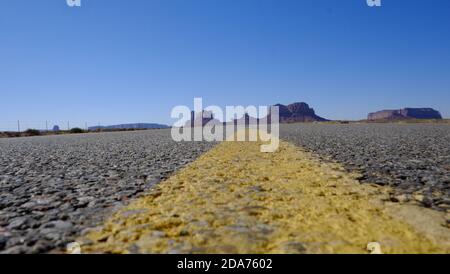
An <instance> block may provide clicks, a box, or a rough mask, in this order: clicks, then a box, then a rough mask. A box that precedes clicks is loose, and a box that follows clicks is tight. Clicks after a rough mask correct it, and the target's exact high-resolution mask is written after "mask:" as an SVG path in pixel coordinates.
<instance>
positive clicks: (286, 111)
mask: <svg viewBox="0 0 450 274" xmlns="http://www.w3.org/2000/svg"><path fill="white" fill-rule="evenodd" d="M275 106H278V107H279V109H280V123H296V122H325V121H328V120H327V119H325V118H322V117H320V116H317V115H316V113H315V111H314V109H313V108H310V107H309V105H308V104H307V103H303V102H302V103H293V104H290V105H287V106H285V105H282V104H277V105H275Z"/></svg>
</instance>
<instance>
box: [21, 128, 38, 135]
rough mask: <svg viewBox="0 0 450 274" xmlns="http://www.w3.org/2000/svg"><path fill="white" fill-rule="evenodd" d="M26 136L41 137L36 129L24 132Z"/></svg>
mask: <svg viewBox="0 0 450 274" xmlns="http://www.w3.org/2000/svg"><path fill="white" fill-rule="evenodd" d="M24 133H25V135H26V136H39V135H41V132H40V131H39V130H37V129H31V128H30V129H27V130H26V131H25V132H24Z"/></svg>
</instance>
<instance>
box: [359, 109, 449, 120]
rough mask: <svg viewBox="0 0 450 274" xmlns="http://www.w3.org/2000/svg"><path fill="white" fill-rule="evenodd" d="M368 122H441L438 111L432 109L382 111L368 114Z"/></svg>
mask: <svg viewBox="0 0 450 274" xmlns="http://www.w3.org/2000/svg"><path fill="white" fill-rule="evenodd" d="M367 119H368V120H369V121H377V120H404V119H437V120H441V119H442V115H441V114H440V113H439V111H437V110H435V109H432V108H404V109H395V110H382V111H378V112H373V113H369V115H368V116H367Z"/></svg>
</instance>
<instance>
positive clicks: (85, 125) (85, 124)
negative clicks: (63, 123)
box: [84, 122, 88, 131]
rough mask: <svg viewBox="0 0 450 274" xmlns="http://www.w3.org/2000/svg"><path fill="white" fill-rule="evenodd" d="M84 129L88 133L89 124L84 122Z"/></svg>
mask: <svg viewBox="0 0 450 274" xmlns="http://www.w3.org/2000/svg"><path fill="white" fill-rule="evenodd" d="M84 127H85V128H86V131H88V126H87V122H84Z"/></svg>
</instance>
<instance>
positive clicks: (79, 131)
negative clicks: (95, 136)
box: [70, 127, 84, 134]
mask: <svg viewBox="0 0 450 274" xmlns="http://www.w3.org/2000/svg"><path fill="white" fill-rule="evenodd" d="M70 133H74V134H76V133H84V130H82V129H81V128H79V127H74V128H72V129H71V130H70Z"/></svg>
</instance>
